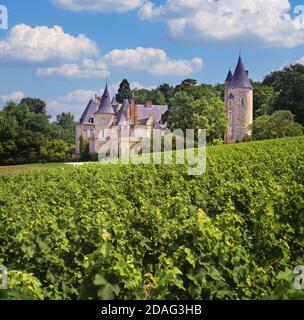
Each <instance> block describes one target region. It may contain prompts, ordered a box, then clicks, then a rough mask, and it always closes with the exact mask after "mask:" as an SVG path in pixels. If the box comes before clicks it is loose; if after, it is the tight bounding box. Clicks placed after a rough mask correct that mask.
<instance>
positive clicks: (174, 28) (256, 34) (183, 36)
mask: <svg viewBox="0 0 304 320" xmlns="http://www.w3.org/2000/svg"><path fill="white" fill-rule="evenodd" d="M290 10H291V5H290V3H289V1H288V0H276V1H273V0H243V1H239V0H189V1H184V0H166V1H165V3H164V4H162V5H159V6H156V5H154V4H153V3H152V2H146V3H145V4H143V6H142V7H141V8H140V10H139V12H138V15H139V18H140V19H142V20H148V21H151V22H157V21H164V22H165V23H166V24H167V27H168V31H169V35H170V37H171V38H173V39H176V40H186V41H193V42H198V43H202V44H204V43H210V42H218V41H226V42H230V43H233V42H238V43H243V44H253V43H254V45H272V46H282V47H294V46H297V45H301V44H304V37H303V31H301V30H297V29H296V28H295V26H294V24H293V19H292V17H291V15H290Z"/></svg>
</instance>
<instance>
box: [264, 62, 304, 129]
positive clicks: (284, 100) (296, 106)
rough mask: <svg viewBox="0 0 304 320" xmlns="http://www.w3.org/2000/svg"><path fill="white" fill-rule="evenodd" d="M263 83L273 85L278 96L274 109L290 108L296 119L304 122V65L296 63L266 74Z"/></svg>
mask: <svg viewBox="0 0 304 320" xmlns="http://www.w3.org/2000/svg"><path fill="white" fill-rule="evenodd" d="M263 84H266V85H271V86H272V87H273V88H274V90H275V92H276V93H277V97H276V98H275V101H274V110H281V109H283V108H284V109H285V110H289V111H290V112H292V113H293V114H294V115H295V117H296V121H297V122H299V123H301V124H304V66H303V65H301V64H295V65H290V66H287V67H285V68H284V69H283V70H281V71H276V72H273V73H271V74H270V75H268V76H266V77H265V79H264V81H263Z"/></svg>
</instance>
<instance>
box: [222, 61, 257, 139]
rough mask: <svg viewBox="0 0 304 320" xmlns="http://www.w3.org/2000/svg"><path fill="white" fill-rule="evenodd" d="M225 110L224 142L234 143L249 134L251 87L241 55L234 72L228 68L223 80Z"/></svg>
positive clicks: (251, 106) (251, 108) (251, 118)
mask: <svg viewBox="0 0 304 320" xmlns="http://www.w3.org/2000/svg"><path fill="white" fill-rule="evenodd" d="M225 110H226V116H227V119H228V130H227V132H226V134H225V143H227V144H231V143H236V142H237V141H242V140H243V138H244V136H246V135H251V130H250V125H251V124H252V122H253V89H252V85H251V83H250V81H249V77H248V71H246V70H245V68H244V65H243V62H242V58H241V56H240V57H239V60H238V63H237V66H236V69H235V71H234V74H233V75H232V73H231V71H230V70H229V73H228V76H227V78H226V81H225Z"/></svg>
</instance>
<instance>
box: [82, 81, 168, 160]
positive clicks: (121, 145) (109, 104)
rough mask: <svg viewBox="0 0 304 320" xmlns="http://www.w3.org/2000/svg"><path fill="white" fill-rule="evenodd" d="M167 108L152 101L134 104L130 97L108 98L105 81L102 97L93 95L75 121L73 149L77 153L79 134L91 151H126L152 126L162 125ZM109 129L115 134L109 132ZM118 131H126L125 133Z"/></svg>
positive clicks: (159, 127) (157, 127)
mask: <svg viewBox="0 0 304 320" xmlns="http://www.w3.org/2000/svg"><path fill="white" fill-rule="evenodd" d="M167 110H168V106H162V105H154V104H153V103H152V101H147V102H146V103H145V104H137V103H136V101H135V99H134V98H133V99H131V101H129V100H127V99H125V100H124V101H123V103H122V104H119V103H117V101H116V99H115V96H114V97H113V99H112V100H111V97H110V94H109V90H108V86H107V85H106V88H105V90H104V93H103V95H102V97H98V96H97V95H95V100H93V99H92V100H90V101H89V103H88V105H87V106H86V108H85V110H84V112H83V114H82V116H81V118H80V120H79V122H78V123H77V124H76V153H77V154H80V144H81V137H82V138H84V139H86V140H87V141H88V144H89V152H90V153H91V154H93V153H100V152H103V153H104V152H105V153H106V154H107V153H109V154H110V153H111V152H112V150H114V149H115V150H116V152H118V153H119V152H120V150H126V149H127V150H128V151H130V149H131V148H132V146H134V145H135V144H137V143H138V142H141V141H142V140H143V139H146V138H150V137H151V133H152V129H154V128H156V129H163V128H164V125H163V124H162V121H161V118H162V115H163V114H164V113H165V112H166V111H167ZM112 129H115V130H112ZM113 132H117V133H118V135H117V136H113ZM122 132H127V134H128V136H124V135H123V134H121V133H122ZM117 146H118V148H117ZM101 150H102V151H101ZM126 154H128V152H126ZM117 156H121V154H117Z"/></svg>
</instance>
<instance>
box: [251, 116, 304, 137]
mask: <svg viewBox="0 0 304 320" xmlns="http://www.w3.org/2000/svg"><path fill="white" fill-rule="evenodd" d="M302 134H303V127H302V126H301V124H299V123H296V122H295V121H294V116H293V114H292V113H291V112H290V111H288V110H280V111H276V112H274V113H273V114H272V115H271V116H269V115H263V116H261V117H258V118H256V119H255V120H254V121H253V124H252V137H253V139H254V140H264V139H275V138H283V137H290V136H299V135H302Z"/></svg>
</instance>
